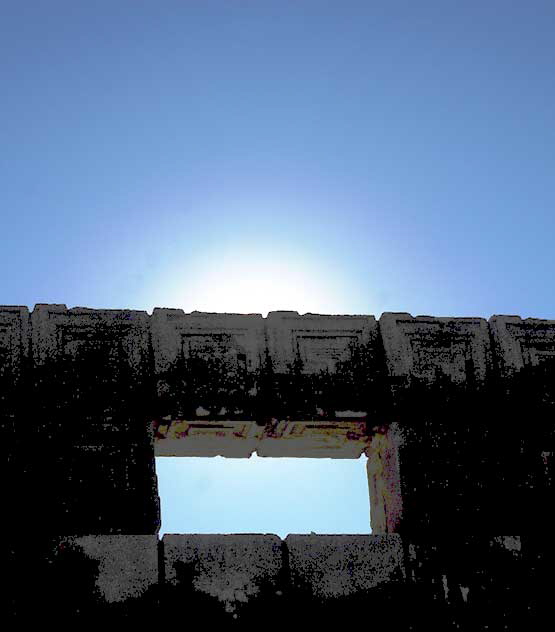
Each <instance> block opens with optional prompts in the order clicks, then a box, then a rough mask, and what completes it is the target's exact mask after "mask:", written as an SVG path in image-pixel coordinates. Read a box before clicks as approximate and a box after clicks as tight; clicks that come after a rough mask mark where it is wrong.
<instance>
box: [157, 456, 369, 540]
mask: <svg viewBox="0 0 555 632" xmlns="http://www.w3.org/2000/svg"><path fill="white" fill-rule="evenodd" d="M367 461H368V458H367V456H366V455H365V454H364V453H362V454H361V456H360V457H359V458H310V457H305V458H299V457H266V456H264V457H261V456H257V454H256V453H254V454H253V455H252V456H251V457H250V458H229V457H225V456H213V457H204V456H200V457H198V456H177V457H172V456H157V457H156V473H157V477H158V490H159V491H158V493H159V496H160V510H161V522H162V524H161V529H160V534H159V535H160V537H161V536H162V535H164V534H165V533H175V534H193V533H198V534H218V533H219V534H226V533H272V534H276V535H278V536H279V537H281V538H285V537H286V536H287V535H289V534H293V533H296V534H310V533H316V534H370V533H371V532H372V531H371V526H370V500H369V489H368V477H367Z"/></svg>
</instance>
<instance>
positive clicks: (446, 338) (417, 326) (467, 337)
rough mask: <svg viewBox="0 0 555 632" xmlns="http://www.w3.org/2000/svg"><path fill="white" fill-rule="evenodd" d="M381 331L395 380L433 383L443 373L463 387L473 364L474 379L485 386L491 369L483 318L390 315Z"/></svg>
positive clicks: (487, 336)
mask: <svg viewBox="0 0 555 632" xmlns="http://www.w3.org/2000/svg"><path fill="white" fill-rule="evenodd" d="M380 331H381V336H382V340H383V345H384V348H385V353H386V359H387V367H388V371H389V374H390V376H392V377H404V378H409V377H414V378H420V379H424V380H429V381H432V380H434V379H435V376H436V373H437V371H441V372H442V373H444V374H446V375H448V376H449V377H450V378H451V379H452V380H453V381H454V382H458V383H462V382H464V381H465V380H466V379H467V378H468V375H467V366H468V362H469V361H470V362H472V365H473V369H474V377H475V379H476V380H477V381H478V382H482V381H484V380H485V379H486V376H487V374H488V372H489V370H490V368H491V353H490V342H489V331H488V325H487V322H486V321H485V320H484V319H483V318H446V317H439V318H436V317H432V316H416V317H413V316H411V315H410V314H407V313H391V312H387V313H384V314H383V315H382V317H381V318H380Z"/></svg>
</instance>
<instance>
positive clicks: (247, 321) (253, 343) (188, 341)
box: [152, 307, 264, 373]
mask: <svg viewBox="0 0 555 632" xmlns="http://www.w3.org/2000/svg"><path fill="white" fill-rule="evenodd" d="M152 345H153V348H154V362H155V370H156V373H162V372H163V371H165V370H167V368H168V366H169V365H170V364H171V363H172V362H174V361H175V360H177V358H178V357H179V356H180V355H182V356H183V357H184V358H189V357H191V355H194V354H199V355H211V356H214V357H219V358H221V359H222V360H224V361H226V362H229V363H230V365H232V366H233V365H235V366H241V367H244V368H246V370H247V371H253V370H255V369H257V368H258V367H259V366H260V359H261V356H262V354H263V353H264V320H263V318H262V316H261V315H260V314H213V313H208V312H192V313H190V314H185V312H184V311H183V310H182V309H162V308H159V307H157V308H156V309H155V310H154V311H153V313H152Z"/></svg>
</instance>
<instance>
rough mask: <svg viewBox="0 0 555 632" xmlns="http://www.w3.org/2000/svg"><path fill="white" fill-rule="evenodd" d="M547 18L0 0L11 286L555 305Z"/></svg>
mask: <svg viewBox="0 0 555 632" xmlns="http://www.w3.org/2000/svg"><path fill="white" fill-rule="evenodd" d="M554 33H555V4H554V3H553V2H552V1H549V2H548V1H539V0H532V1H531V2H519V3H517V2H500V1H488V0H480V1H473V0H465V1H464V2H458V1H457V2H454V1H449V0H443V1H426V0H423V1H420V2H413V1H408V2H407V1H406V2H397V1H395V0H388V1H382V2H371V1H365V2H353V1H349V0H342V1H341V2H339V1H333V2H326V1H323V0H322V1H312V0H298V1H294V2H293V1H289V0H279V1H262V0H261V1H259V2H255V1H232V0H228V1H226V2H222V1H220V2H215V1H209V0H208V1H207V0H203V1H202V2H201V1H179V2H173V1H168V0H156V1H154V0H152V1H148V2H146V1H140V0H134V1H127V0H110V1H109V2H103V1H95V2H73V1H71V2H69V1H55V0H51V1H48V2H43V1H36V0H35V1H34V2H25V3H22V2H11V1H10V2H8V1H4V2H2V3H1V4H0V79H1V82H2V88H3V90H2V92H3V95H2V102H1V105H0V110H1V119H0V121H1V126H2V129H1V138H2V148H3V152H2V156H1V161H2V164H1V168H0V190H1V192H2V193H1V194H2V206H1V211H0V212H1V220H0V221H1V223H0V234H1V235H2V248H1V249H0V263H1V270H2V276H1V279H2V284H1V290H2V292H1V299H0V302H2V303H4V304H24V305H29V306H30V307H32V306H33V305H34V304H35V303H38V302H60V303H66V304H67V305H68V306H77V305H82V306H90V307H113V308H118V307H122V308H136V309H147V310H149V311H150V310H151V309H152V308H153V307H155V306H167V307H183V308H184V309H185V310H187V311H190V310H193V309H199V310H213V311H238V312H251V311H252V312H261V313H262V314H264V315H265V314H266V313H267V311H268V310H273V309H297V310H298V311H299V312H301V313H303V312H306V311H313V312H322V313H368V314H375V315H376V316H379V315H380V314H381V313H382V312H383V311H408V312H411V313H413V314H436V315H442V316H449V315H457V316H484V317H486V318H487V317H489V316H490V315H492V314H495V313H509V314H519V315H521V316H523V317H527V316H535V317H540V318H554V317H555V294H554V293H553V270H554V263H555V252H554V248H553V245H554V228H555V213H554V199H555V187H554V182H555V180H554V177H553V175H554V174H553V171H554V165H555V153H554V149H553V148H554V146H555V125H554V115H555V108H554V106H555V98H554V96H555V73H554V72H553V63H554V59H555V37H554V36H553V34H554ZM247 464H248V462H247ZM251 465H252V468H251V469H252V470H253V471H254V468H255V467H256V466H255V465H254V463H251ZM324 466H326V467H327V465H326V464H325V463H322V464H321V465H320V467H324ZM365 511H366V510H365ZM314 521H315V522H314V527H313V530H314V531H319V527H318V524H317V520H316V514H314ZM353 529H354V527H353Z"/></svg>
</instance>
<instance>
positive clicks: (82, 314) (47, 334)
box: [31, 305, 149, 373]
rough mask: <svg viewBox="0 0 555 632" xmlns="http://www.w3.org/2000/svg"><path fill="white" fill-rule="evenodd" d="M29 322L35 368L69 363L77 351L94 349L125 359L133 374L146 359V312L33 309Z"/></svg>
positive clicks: (147, 341) (112, 356)
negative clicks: (100, 348) (97, 348)
mask: <svg viewBox="0 0 555 632" xmlns="http://www.w3.org/2000/svg"><path fill="white" fill-rule="evenodd" d="M31 321H32V325H33V337H32V339H33V360H34V363H35V366H41V365H44V364H46V363H48V362H50V361H52V360H57V359H61V358H64V359H71V358H74V357H75V356H76V355H77V354H78V352H79V351H80V350H82V349H84V348H95V347H102V348H103V350H104V351H105V352H106V354H107V357H108V358H109V359H111V360H112V359H113V360H115V359H122V358H124V359H125V361H126V362H127V363H128V364H129V367H130V369H131V370H132V371H133V372H134V373H138V372H139V371H140V370H141V369H143V368H144V363H145V362H146V361H147V358H148V349H149V316H148V314H147V313H146V311H134V310H119V309H89V308H85V307H74V308H72V309H67V307H66V306H65V305H36V306H35V309H34V310H33V313H32V315H31Z"/></svg>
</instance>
